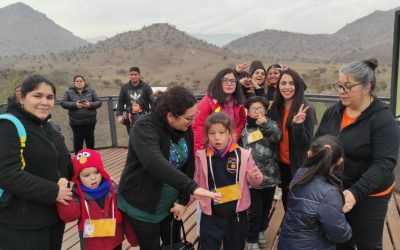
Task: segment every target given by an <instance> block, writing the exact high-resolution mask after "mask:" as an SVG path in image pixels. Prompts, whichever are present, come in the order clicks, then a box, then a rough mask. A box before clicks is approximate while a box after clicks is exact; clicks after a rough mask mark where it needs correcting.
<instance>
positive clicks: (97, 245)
mask: <svg viewBox="0 0 400 250" xmlns="http://www.w3.org/2000/svg"><path fill="white" fill-rule="evenodd" d="M78 197H79V194H78V193H77V190H74V198H73V200H71V201H69V202H68V205H63V204H61V203H58V202H56V204H57V210H58V215H59V216H60V218H61V219H62V220H63V221H64V222H71V221H75V220H80V219H81V217H82V216H81V202H80V199H79V198H78ZM111 198H112V193H111V192H110V193H108V194H107V195H106V198H105V201H104V210H103V209H102V208H100V206H99V205H98V204H97V202H96V201H95V200H94V199H93V198H92V197H90V196H89V195H87V194H85V200H86V201H87V204H88V209H89V213H90V218H91V219H106V218H112V204H111ZM86 213H87V212H86ZM86 215H87V214H86ZM122 224H123V223H117V228H116V232H115V237H95V238H81V241H82V240H83V246H84V248H83V249H84V250H110V249H114V248H115V247H117V246H118V245H120V244H121V243H122V241H123V240H124V231H123V225H122Z"/></svg>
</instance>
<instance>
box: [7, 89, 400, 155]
mask: <svg viewBox="0 0 400 250" xmlns="http://www.w3.org/2000/svg"><path fill="white" fill-rule="evenodd" d="M195 96H196V99H197V100H201V98H203V97H204V94H197V95H195ZM306 98H307V99H308V100H309V101H311V102H320V103H328V104H333V103H336V102H338V101H339V97H338V96H337V95H327V94H309V93H307V94H306ZM379 99H381V100H382V101H384V102H385V103H387V104H389V103H390V98H389V97H379ZM100 100H101V101H102V102H103V103H107V113H108V124H109V128H110V137H111V138H110V139H111V146H112V147H118V146H119V145H118V138H117V124H116V122H115V107H116V103H117V101H118V96H112V95H110V96H102V97H100ZM60 102H61V100H57V101H56V105H60ZM6 108H7V104H6V103H3V104H0V113H4V112H5V110H6ZM397 124H398V126H399V127H400V120H399V119H398V120H397Z"/></svg>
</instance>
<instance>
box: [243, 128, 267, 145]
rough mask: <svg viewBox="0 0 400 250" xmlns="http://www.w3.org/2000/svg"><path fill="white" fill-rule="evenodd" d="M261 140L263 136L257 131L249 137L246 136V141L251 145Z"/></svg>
mask: <svg viewBox="0 0 400 250" xmlns="http://www.w3.org/2000/svg"><path fill="white" fill-rule="evenodd" d="M262 138H264V136H263V134H262V133H261V131H260V130H259V129H257V130H256V131H253V132H251V133H249V135H248V136H247V140H248V141H249V143H253V142H256V141H259V140H261V139H262Z"/></svg>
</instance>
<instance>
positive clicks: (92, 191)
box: [81, 179, 110, 200]
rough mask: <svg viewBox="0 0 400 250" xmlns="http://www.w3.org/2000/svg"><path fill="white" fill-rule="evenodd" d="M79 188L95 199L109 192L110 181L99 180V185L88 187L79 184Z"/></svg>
mask: <svg viewBox="0 0 400 250" xmlns="http://www.w3.org/2000/svg"><path fill="white" fill-rule="evenodd" d="M81 189H82V191H83V192H85V193H87V194H88V195H90V197H92V198H93V199H95V200H97V199H100V198H102V197H104V196H105V195H107V194H108V193H109V192H110V183H109V182H108V181H104V179H103V180H102V181H101V183H100V185H99V186H98V187H97V188H88V187H86V186H85V185H83V184H81Z"/></svg>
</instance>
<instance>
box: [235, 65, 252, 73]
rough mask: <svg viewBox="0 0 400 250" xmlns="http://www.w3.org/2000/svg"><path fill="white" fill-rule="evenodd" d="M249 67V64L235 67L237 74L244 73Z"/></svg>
mask: <svg viewBox="0 0 400 250" xmlns="http://www.w3.org/2000/svg"><path fill="white" fill-rule="evenodd" d="M248 67H249V65H248V64H247V63H240V64H238V65H236V66H235V71H236V72H242V71H244V70H245V69H247V68H248Z"/></svg>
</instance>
